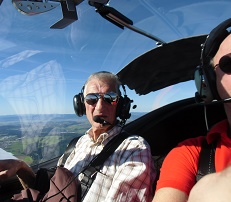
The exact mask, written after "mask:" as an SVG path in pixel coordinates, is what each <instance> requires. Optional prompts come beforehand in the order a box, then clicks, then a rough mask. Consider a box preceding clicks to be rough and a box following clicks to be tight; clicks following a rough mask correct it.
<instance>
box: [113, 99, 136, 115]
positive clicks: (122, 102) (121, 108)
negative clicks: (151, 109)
mask: <svg viewBox="0 0 231 202" xmlns="http://www.w3.org/2000/svg"><path fill="white" fill-rule="evenodd" d="M131 102H132V101H131V100H130V98H129V97H128V96H127V95H124V97H122V96H121V97H120V98H119V102H118V104H117V111H116V116H117V117H119V118H120V119H121V120H126V119H129V118H130V117H131V114H130V108H131Z"/></svg>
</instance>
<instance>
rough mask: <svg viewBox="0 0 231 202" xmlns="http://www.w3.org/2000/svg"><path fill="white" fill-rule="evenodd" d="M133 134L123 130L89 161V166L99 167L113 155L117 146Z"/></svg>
mask: <svg viewBox="0 0 231 202" xmlns="http://www.w3.org/2000/svg"><path fill="white" fill-rule="evenodd" d="M130 135H131V134H130V133H128V132H122V133H121V134H119V135H117V136H116V137H114V138H112V139H111V140H110V141H109V142H108V143H107V144H106V145H105V146H104V148H103V150H102V151H101V152H100V153H99V154H98V155H97V156H96V157H95V158H94V159H93V160H92V161H91V162H90V163H89V165H88V166H92V167H97V166H101V165H102V163H103V162H104V161H105V160H106V159H107V158H108V157H109V156H111V155H112V154H113V153H114V151H115V150H116V148H117V147H118V146H119V145H120V144H121V143H122V142H123V141H124V140H125V139H126V138H127V137H128V136H130Z"/></svg>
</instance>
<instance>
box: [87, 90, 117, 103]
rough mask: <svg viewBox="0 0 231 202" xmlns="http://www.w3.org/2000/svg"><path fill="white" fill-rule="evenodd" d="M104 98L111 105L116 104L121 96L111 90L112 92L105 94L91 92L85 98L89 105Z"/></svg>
mask: <svg viewBox="0 0 231 202" xmlns="http://www.w3.org/2000/svg"><path fill="white" fill-rule="evenodd" d="M101 97H102V98H103V100H104V101H106V102H107V103H109V104H111V105H116V104H117V103H118V100H119V96H118V94H117V93H114V92H111V93H105V94H100V93H89V94H87V95H86V97H85V98H84V99H85V101H86V103H87V104H89V105H94V104H96V103H97V102H98V100H99V99H100V98H101Z"/></svg>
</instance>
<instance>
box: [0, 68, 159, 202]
mask: <svg viewBox="0 0 231 202" xmlns="http://www.w3.org/2000/svg"><path fill="white" fill-rule="evenodd" d="M119 89H120V82H119V80H118V77H117V76H116V75H114V74H112V73H110V72H106V71H101V72H96V73H94V74H92V75H91V76H90V77H89V78H88V80H87V81H86V83H85V86H84V88H83V93H82V95H83V98H84V99H83V100H84V101H83V103H82V104H83V105H84V106H83V108H85V109H84V110H85V112H83V114H86V116H87V119H88V121H89V122H90V124H91V128H90V129H89V130H88V131H86V133H85V134H84V135H83V136H82V137H81V138H80V139H79V140H78V142H77V143H76V146H75V149H74V150H73V151H72V153H71V154H70V155H69V157H68V158H67V160H66V162H65V165H64V167H65V168H67V169H69V170H70V171H72V172H73V173H74V174H75V175H77V174H78V173H79V172H80V171H81V170H82V168H83V167H84V166H86V165H87V164H88V163H89V162H90V161H91V160H92V159H93V158H94V157H95V156H96V155H97V154H99V153H100V152H101V151H102V149H103V147H104V146H105V145H106V144H107V143H108V142H109V141H110V140H111V139H112V138H113V137H115V136H117V135H120V134H121V131H123V128H122V125H121V124H120V123H119V122H118V121H117V118H116V117H117V116H118V115H117V113H119V112H118V105H119V99H120V98H121V97H120V96H121V93H120V90H119ZM79 95H80V94H79ZM121 99H122V98H121ZM61 159H62V157H61ZM61 159H60V160H59V162H60V161H61ZM15 174H16V175H17V176H18V177H19V178H20V180H21V181H22V182H23V183H24V187H33V183H34V180H35V177H36V176H35V174H34V173H33V171H32V169H31V168H30V167H29V166H28V165H27V164H26V163H25V162H23V161H21V160H2V161H0V180H2V179H4V178H8V177H11V176H13V175H15ZM80 177H81V175H79V178H80ZM80 180H81V179H80ZM154 180H155V171H154V164H153V160H152V155H151V150H150V146H149V145H148V143H147V142H146V141H145V140H144V139H143V138H142V137H140V136H137V135H130V136H129V137H127V138H126V139H125V140H124V141H123V142H122V143H121V144H120V145H119V147H118V148H117V150H116V151H115V152H114V153H113V154H112V155H111V156H110V157H109V158H108V159H107V160H106V161H105V162H104V164H103V165H102V168H101V169H100V171H99V172H97V174H96V178H95V180H94V182H93V183H92V185H91V187H90V189H89V191H88V192H87V194H86V195H85V198H84V200H83V201H84V202H86V201H89V202H92V201H96V202H97V201H100V202H102V201H105V202H110V201H145V202H148V201H152V198H153V188H152V184H153V182H154Z"/></svg>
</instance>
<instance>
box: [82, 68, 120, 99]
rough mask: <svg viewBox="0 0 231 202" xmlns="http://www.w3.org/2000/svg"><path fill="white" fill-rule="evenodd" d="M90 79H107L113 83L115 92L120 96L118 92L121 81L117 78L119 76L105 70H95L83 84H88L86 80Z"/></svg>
mask: <svg viewBox="0 0 231 202" xmlns="http://www.w3.org/2000/svg"><path fill="white" fill-rule="evenodd" d="M92 79H99V80H102V81H107V82H109V83H111V84H114V85H115V89H116V93H117V94H118V95H119V96H120V94H121V93H120V85H121V82H120V80H119V77H118V76H117V75H116V74H113V73H111V72H107V71H100V72H95V73H93V74H91V75H90V76H89V77H88V79H87V81H86V82H85V85H84V86H86V85H87V84H88V82H89V81H91V80H92Z"/></svg>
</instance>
